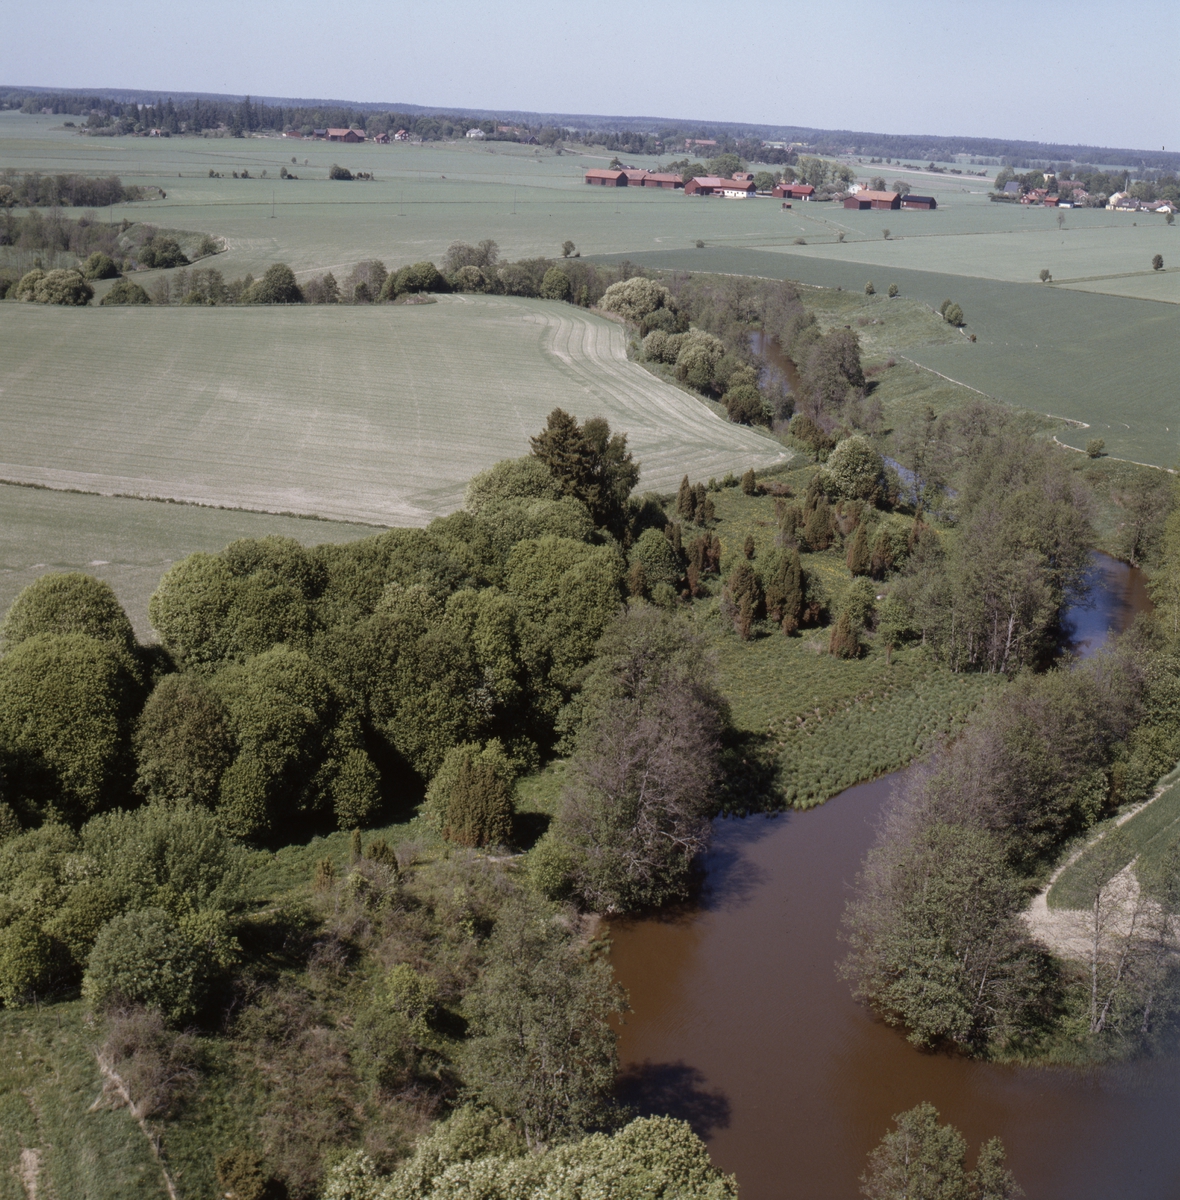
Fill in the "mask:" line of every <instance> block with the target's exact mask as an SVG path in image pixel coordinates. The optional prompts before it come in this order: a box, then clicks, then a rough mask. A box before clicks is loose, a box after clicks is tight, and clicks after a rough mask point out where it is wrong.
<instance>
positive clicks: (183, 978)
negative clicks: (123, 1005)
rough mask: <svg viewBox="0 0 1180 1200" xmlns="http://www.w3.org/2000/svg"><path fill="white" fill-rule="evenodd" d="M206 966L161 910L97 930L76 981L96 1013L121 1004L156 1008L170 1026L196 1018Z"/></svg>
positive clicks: (136, 914)
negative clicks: (84, 966)
mask: <svg viewBox="0 0 1180 1200" xmlns="http://www.w3.org/2000/svg"><path fill="white" fill-rule="evenodd" d="M207 974H208V964H206V963H205V962H204V961H203V956H202V955H201V953H200V952H199V951H198V950H197V948H196V947H194V946H193V945H192V944H191V943H190V942H189V941H188V939H187V938H186V937H185V936H184V935H183V933H182V932H181V930H180V926H179V925H178V924H177V922H176V921H174V920H173V919H172V917H170V916H169V915H168V913H167V912H165V911H164V910H163V909H161V908H149V909H145V910H143V911H142V912H131V913H127V914H126V915H124V916H121V917H116V918H115V919H114V920H113V921H109V922H108V923H107V924H106V925H104V926H103V929H102V932H101V933H100V934H99V935H98V940H97V941H96V942H95V943H94V949H93V950H91V952H90V960H89V962H88V964H87V967H86V976H85V978H84V979H83V981H82V998H83V999H84V1000H85V1001H86V1002H87V1003H88V1004H91V1005H93V1006H94V1007H96V1008H101V1007H105V1006H107V1005H109V1004H111V1003H112V1002H116V1001H123V1002H127V1003H132V1004H142V1005H144V1007H146V1008H153V1009H157V1010H158V1011H159V1012H160V1015H161V1016H163V1018H164V1019H165V1020H166V1021H168V1022H169V1023H170V1024H173V1025H181V1024H184V1023H185V1022H186V1021H190V1020H191V1019H192V1018H193V1017H194V1016H196V1014H197V1012H198V1010H199V1008H200V1005H201V1002H202V1000H203V999H204V995H205V990H206V981H207Z"/></svg>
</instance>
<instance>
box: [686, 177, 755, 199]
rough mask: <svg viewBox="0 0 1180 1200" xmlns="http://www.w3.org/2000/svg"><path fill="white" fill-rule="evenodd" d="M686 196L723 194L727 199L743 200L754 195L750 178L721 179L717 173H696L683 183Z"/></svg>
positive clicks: (753, 187) (752, 182)
mask: <svg viewBox="0 0 1180 1200" xmlns="http://www.w3.org/2000/svg"><path fill="white" fill-rule="evenodd" d="M684 194H685V195H686V196H724V197H725V198H726V199H727V200H745V199H747V198H748V197H750V196H756V195H757V194H758V189H757V188H756V187H755V186H754V181H753V180H752V179H750V180H745V179H722V178H721V176H719V175H697V176H695V177H694V178H692V179H690V180H689V181H688V182H687V183H686V184H685V185H684Z"/></svg>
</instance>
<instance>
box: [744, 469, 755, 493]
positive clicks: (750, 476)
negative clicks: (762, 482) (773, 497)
mask: <svg viewBox="0 0 1180 1200" xmlns="http://www.w3.org/2000/svg"><path fill="white" fill-rule="evenodd" d="M742 492H743V494H744V495H746V496H756V495H758V476H757V475H756V474H755V473H754V468H753V467H750V468H749V469H748V470H747V471H746V472H745V474H744V475H743V476H742Z"/></svg>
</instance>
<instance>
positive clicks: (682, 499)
mask: <svg viewBox="0 0 1180 1200" xmlns="http://www.w3.org/2000/svg"><path fill="white" fill-rule="evenodd" d="M676 511H677V513H679V514H680V516H681V517H682V518H683V519H684V520H685V521H691V520H692V518H693V513H694V512H695V511H696V501H695V500H694V498H693V494H692V484H691V483H689V482H688V476H687V475H685V477H684V478H683V479H682V480H681V481H680V491H679V492H678V493H677V494H676Z"/></svg>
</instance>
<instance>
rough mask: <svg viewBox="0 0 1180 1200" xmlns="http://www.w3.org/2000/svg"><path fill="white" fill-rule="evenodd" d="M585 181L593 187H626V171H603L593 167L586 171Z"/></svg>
mask: <svg viewBox="0 0 1180 1200" xmlns="http://www.w3.org/2000/svg"><path fill="white" fill-rule="evenodd" d="M585 182H586V183H589V184H593V185H594V186H595V187H626V186H627V172H626V171H603V170H601V169H599V168H598V167H595V168H593V169H591V170H589V171H587V172H586V177H585Z"/></svg>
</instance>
